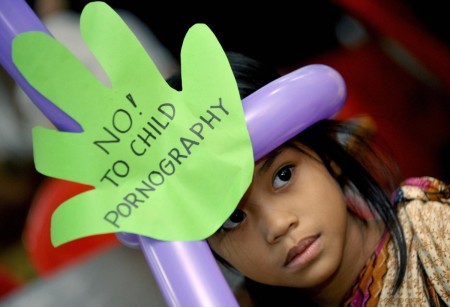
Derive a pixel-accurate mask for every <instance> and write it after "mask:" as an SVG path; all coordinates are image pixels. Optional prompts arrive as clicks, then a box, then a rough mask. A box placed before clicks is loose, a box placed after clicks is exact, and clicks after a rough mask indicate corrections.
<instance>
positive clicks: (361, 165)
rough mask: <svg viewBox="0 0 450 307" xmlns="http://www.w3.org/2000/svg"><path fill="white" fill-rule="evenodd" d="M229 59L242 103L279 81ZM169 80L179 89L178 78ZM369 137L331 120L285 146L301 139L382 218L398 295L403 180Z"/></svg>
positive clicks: (274, 290) (259, 298)
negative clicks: (395, 199) (397, 196)
mask: <svg viewBox="0 0 450 307" xmlns="http://www.w3.org/2000/svg"><path fill="white" fill-rule="evenodd" d="M227 56H228V59H229V61H230V65H231V68H232V70H233V72H234V74H235V77H236V81H237V84H238V87H239V91H240V94H241V99H243V98H245V97H246V96H248V95H250V94H251V93H253V92H254V91H256V90H258V89H259V88H261V87H262V86H264V85H265V84H267V83H269V82H271V81H273V80H275V79H277V78H278V77H279V74H278V73H277V71H276V70H275V69H274V68H270V67H267V66H264V65H263V64H262V63H260V62H258V61H256V60H254V59H250V58H248V57H246V56H244V55H241V54H238V53H228V54H227ZM168 82H169V84H171V85H172V86H174V87H175V88H177V89H181V83H180V82H181V80H180V76H178V77H174V78H172V79H171V80H169V81H168ZM367 133H368V132H367V129H366V127H365V126H364V125H360V124H358V121H354V120H332V119H328V120H322V121H319V122H318V123H316V124H314V125H312V126H311V127H309V128H307V129H306V130H304V131H303V132H301V133H299V134H298V135H297V136H295V137H294V138H293V139H292V140H291V141H288V142H287V143H286V144H285V145H287V146H295V142H293V141H297V142H299V143H301V144H303V145H305V146H307V147H309V148H310V149H312V150H313V151H314V152H315V153H316V154H317V155H318V156H319V157H320V159H321V160H322V161H323V163H324V165H325V167H327V169H328V171H329V172H330V174H332V175H333V176H334V177H335V178H336V180H337V182H338V183H339V184H340V186H341V188H342V189H344V188H348V189H351V190H352V191H354V192H355V193H357V194H359V195H361V196H362V198H363V199H364V200H365V201H366V203H367V204H368V206H369V209H370V210H371V211H372V213H373V214H375V215H376V216H379V217H380V218H381V220H382V221H383V223H384V225H385V227H386V229H387V230H388V231H389V233H390V234H391V237H392V239H393V241H394V244H395V245H396V247H397V249H396V250H397V254H396V260H397V263H398V264H399V265H398V267H399V270H398V271H397V276H396V284H395V288H394V289H393V291H394V292H395V291H396V290H397V289H398V287H399V286H400V284H401V282H402V280H403V278H404V275H405V270H406V245H405V239H404V235H403V230H402V227H401V224H400V222H399V220H398V217H397V214H396V209H395V208H394V206H393V205H392V203H391V200H390V197H389V195H390V194H391V193H392V192H393V190H394V188H395V187H396V186H397V185H398V183H399V178H400V176H399V173H398V170H397V167H396V164H395V162H394V161H392V160H391V159H390V158H389V156H388V155H386V154H384V151H383V150H382V147H381V146H378V145H379V144H378V143H375V142H374V139H372V138H367V135H368V134H367ZM369 135H370V133H369ZM332 162H333V163H336V164H337V165H338V166H339V168H340V169H341V170H342V172H341V174H340V175H335V174H334V172H333V169H332V167H331V163H332ZM363 222H364V221H363ZM213 253H214V251H213ZM214 255H215V256H216V258H217V259H218V261H219V262H221V263H223V264H224V265H225V266H226V267H230V265H229V264H228V263H227V262H226V261H225V260H224V259H222V258H221V257H220V256H219V255H217V254H215V253H214ZM245 287H246V288H247V291H248V292H249V294H250V296H251V297H252V300H253V301H254V303H255V306H264V305H265V304H267V302H270V297H272V298H273V297H276V298H277V303H279V304H280V305H283V303H282V302H281V301H280V300H283V301H285V302H286V305H290V304H292V302H293V301H295V302H298V301H299V298H301V296H302V292H301V290H300V291H299V289H294V288H286V287H276V286H268V285H263V284H260V283H258V282H255V281H252V280H250V279H248V278H246V277H245ZM294 299H295V300H294ZM311 305H313V304H311Z"/></svg>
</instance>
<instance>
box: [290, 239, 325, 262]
mask: <svg viewBox="0 0 450 307" xmlns="http://www.w3.org/2000/svg"><path fill="white" fill-rule="evenodd" d="M318 238H319V235H317V236H312V237H308V238H305V239H302V240H300V241H299V242H298V243H297V245H295V246H294V247H292V248H291V249H290V250H289V252H288V254H287V256H286V261H285V262H284V266H286V267H287V266H292V265H294V260H296V261H295V262H296V263H297V262H301V263H306V262H308V261H309V260H311V259H313V258H314V257H315V256H316V254H317V253H318V252H319V249H318V248H314V250H313V251H312V253H311V252H309V253H308V255H306V252H307V251H309V250H310V249H311V247H313V245H314V247H315V246H317V247H319V246H318V244H314V243H318V242H317V239H318Z"/></svg>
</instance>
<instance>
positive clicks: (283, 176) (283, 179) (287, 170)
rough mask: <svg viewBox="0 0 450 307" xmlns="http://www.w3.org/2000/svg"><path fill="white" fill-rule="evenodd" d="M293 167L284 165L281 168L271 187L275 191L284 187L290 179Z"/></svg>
mask: <svg viewBox="0 0 450 307" xmlns="http://www.w3.org/2000/svg"><path fill="white" fill-rule="evenodd" d="M292 169H293V166H291V165H286V166H284V167H282V168H281V169H280V170H279V171H278V172H277V173H276V175H275V178H274V179H273V182H272V185H273V187H274V188H275V189H279V188H281V187H283V186H284V185H286V184H287V183H288V182H289V180H290V179H291V177H292Z"/></svg>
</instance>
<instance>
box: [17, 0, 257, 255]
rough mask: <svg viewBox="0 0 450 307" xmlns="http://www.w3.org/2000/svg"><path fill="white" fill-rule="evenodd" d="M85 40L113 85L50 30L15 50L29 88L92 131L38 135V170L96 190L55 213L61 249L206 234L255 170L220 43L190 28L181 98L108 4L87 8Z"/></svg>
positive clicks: (201, 28)
mask: <svg viewBox="0 0 450 307" xmlns="http://www.w3.org/2000/svg"><path fill="white" fill-rule="evenodd" d="M81 34H82V36H83V38H84V40H85V42H86V44H87V46H88V47H89V49H90V50H91V51H92V52H93V54H94V55H95V56H96V58H97V59H98V60H99V62H100V63H101V65H102V67H103V68H104V69H105V71H106V73H107V75H108V76H109V78H110V82H111V87H107V86H105V85H104V84H102V83H101V82H100V81H99V80H97V79H96V78H95V77H94V76H93V75H92V74H91V73H90V72H89V71H88V70H87V68H86V67H84V66H83V65H82V63H81V62H80V61H79V60H78V59H77V58H76V57H75V56H74V55H73V54H71V53H70V52H69V51H68V50H67V49H66V48H65V47H63V46H62V45H61V44H60V43H59V42H57V41H56V40H55V39H53V38H52V37H50V36H48V35H46V34H45V33H41V32H28V33H23V34H21V35H19V36H17V37H16V38H15V40H14V42H13V60H14V63H15V64H16V65H17V67H18V68H19V70H20V71H21V72H22V74H23V75H24V77H25V78H26V79H27V80H28V82H29V83H30V84H31V85H32V86H34V87H35V88H36V89H37V90H38V91H39V92H40V93H41V94H42V95H44V96H45V97H46V98H47V99H48V100H50V101H52V102H53V103H55V104H56V105H57V106H58V107H60V108H61V109H62V110H63V111H65V112H66V113H67V114H68V115H70V116H71V117H72V118H74V119H75V120H76V121H77V122H78V123H79V124H80V125H81V127H82V129H83V132H61V131H56V130H52V129H47V128H43V127H35V128H34V129H33V143H34V144H33V146H34V156H35V164H36V168H37V170H38V171H39V172H41V173H42V174H45V175H48V176H52V177H55V178H61V179H66V180H70V181H74V182H79V183H83V184H87V185H91V186H93V187H95V189H92V190H90V191H87V192H84V193H81V194H79V195H77V196H75V197H73V198H71V199H68V200H66V201H65V202H64V203H63V204H61V205H60V206H59V207H58V208H57V210H56V211H55V212H54V214H53V216H52V228H51V238H52V242H53V245H55V246H58V245H61V244H63V243H65V242H69V241H71V240H75V239H78V238H81V237H85V236H90V235H95V234H103V233H113V232H128V233H135V234H140V235H145V236H149V237H152V238H155V239H159V240H168V241H175V240H179V241H186V240H202V239H205V238H207V237H208V236H210V235H211V234H213V233H214V232H215V231H216V230H217V229H218V228H219V227H220V226H221V225H222V224H223V222H224V221H225V220H226V219H227V218H228V217H229V216H230V214H231V213H232V212H233V210H234V209H235V207H236V205H237V203H238V202H239V200H240V198H241V197H242V195H243V194H244V193H245V191H246V189H247V188H248V186H249V184H250V182H251V179H252V175H253V164H254V161H253V152H252V146H251V141H250V137H249V135H248V131H247V128H246V123H245V118H244V113H243V109H242V103H241V99H240V97H239V92H238V89H237V85H236V80H235V78H234V76H233V73H232V71H231V68H230V65H229V63H228V60H227V58H226V55H225V53H224V51H223V50H222V47H221V46H220V44H219V42H218V41H217V39H216V38H215V36H214V34H213V33H212V32H211V31H210V29H209V28H208V27H207V26H206V25H203V24H197V25H194V26H193V27H192V28H191V29H189V31H188V32H187V34H186V37H185V40H184V42H183V46H182V50H181V68H182V70H181V71H182V80H183V90H182V91H181V92H180V91H176V90H174V89H172V88H171V87H170V86H169V85H167V83H166V82H165V80H164V79H163V77H162V76H161V74H160V72H159V71H158V69H157V68H156V66H155V64H154V63H153V61H152V60H151V59H150V58H149V56H148V54H147V53H146V51H145V50H144V48H143V47H142V46H141V45H140V43H139V42H138V40H137V39H136V37H135V36H134V34H133V33H132V32H131V31H130V30H129V28H128V27H127V26H126V25H125V23H124V22H123V21H122V20H121V19H120V17H119V16H118V15H117V14H116V13H115V12H114V11H113V10H112V9H111V8H110V7H109V6H108V5H106V4H105V3H103V2H92V3H90V4H88V5H87V6H86V7H85V9H84V10H83V13H82V16H81Z"/></svg>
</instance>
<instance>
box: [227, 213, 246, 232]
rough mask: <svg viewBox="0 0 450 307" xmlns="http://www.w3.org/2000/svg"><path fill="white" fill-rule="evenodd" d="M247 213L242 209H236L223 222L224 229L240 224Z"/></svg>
mask: <svg viewBox="0 0 450 307" xmlns="http://www.w3.org/2000/svg"><path fill="white" fill-rule="evenodd" d="M245 217H246V214H245V212H244V211H242V210H241V209H236V210H234V212H233V213H232V214H231V215H230V217H229V218H228V219H227V220H226V221H225V223H223V225H222V229H223V230H230V229H233V228H235V227H237V226H239V224H240V223H242V221H243V220H244V219H245Z"/></svg>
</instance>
